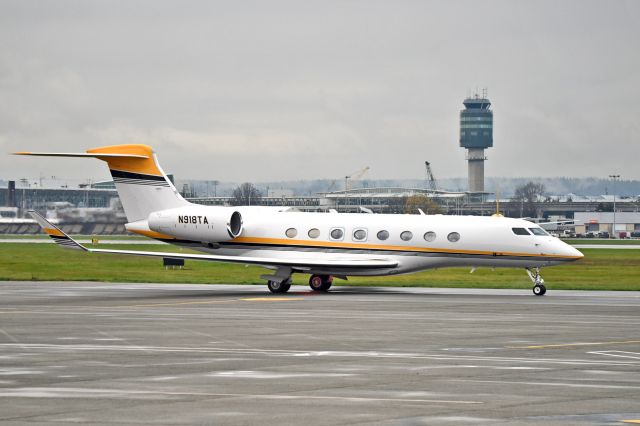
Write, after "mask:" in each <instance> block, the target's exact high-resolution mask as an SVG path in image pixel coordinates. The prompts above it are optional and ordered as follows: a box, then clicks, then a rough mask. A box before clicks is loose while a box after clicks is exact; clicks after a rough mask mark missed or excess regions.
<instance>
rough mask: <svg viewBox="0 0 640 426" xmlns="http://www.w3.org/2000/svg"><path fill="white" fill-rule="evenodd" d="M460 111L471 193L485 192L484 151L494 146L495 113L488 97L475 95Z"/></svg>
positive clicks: (462, 144)
mask: <svg viewBox="0 0 640 426" xmlns="http://www.w3.org/2000/svg"><path fill="white" fill-rule="evenodd" d="M463 104H464V107H465V108H464V109H463V110H462V111H460V146H461V147H463V148H466V150H467V161H468V163H469V191H471V192H484V161H485V160H486V159H487V157H485V156H484V150H485V149H486V148H490V147H492V146H493V111H491V102H490V101H489V99H487V98H486V96H482V97H480V96H479V95H475V96H474V97H472V98H467V99H465V100H464V102H463Z"/></svg>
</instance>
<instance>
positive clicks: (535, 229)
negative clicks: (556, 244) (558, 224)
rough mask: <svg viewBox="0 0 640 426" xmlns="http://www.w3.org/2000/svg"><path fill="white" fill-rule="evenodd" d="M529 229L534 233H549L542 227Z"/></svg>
mask: <svg viewBox="0 0 640 426" xmlns="http://www.w3.org/2000/svg"><path fill="white" fill-rule="evenodd" d="M529 231H531V232H532V233H533V235H549V234H547V232H546V231H545V230H544V229H542V228H529Z"/></svg>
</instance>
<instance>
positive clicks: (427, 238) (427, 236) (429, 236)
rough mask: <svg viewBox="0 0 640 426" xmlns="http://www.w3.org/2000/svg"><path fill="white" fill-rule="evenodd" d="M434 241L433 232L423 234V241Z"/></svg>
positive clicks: (434, 235) (434, 234)
mask: <svg viewBox="0 0 640 426" xmlns="http://www.w3.org/2000/svg"><path fill="white" fill-rule="evenodd" d="M435 239H436V233H435V232H433V231H429V232H425V233H424V240H425V241H426V242H428V243H430V242H432V241H435Z"/></svg>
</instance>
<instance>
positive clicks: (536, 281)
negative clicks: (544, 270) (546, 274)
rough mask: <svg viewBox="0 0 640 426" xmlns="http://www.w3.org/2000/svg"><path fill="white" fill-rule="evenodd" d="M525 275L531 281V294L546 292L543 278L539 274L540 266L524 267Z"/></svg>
mask: <svg viewBox="0 0 640 426" xmlns="http://www.w3.org/2000/svg"><path fill="white" fill-rule="evenodd" d="M525 270H526V271H527V275H529V278H531V281H533V294H535V295H536V296H544V294H545V293H546V292H547V288H546V287H545V286H544V280H543V279H542V275H540V268H526V269H525Z"/></svg>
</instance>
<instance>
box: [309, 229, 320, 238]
mask: <svg viewBox="0 0 640 426" xmlns="http://www.w3.org/2000/svg"><path fill="white" fill-rule="evenodd" d="M308 235H309V238H318V237H319V236H320V230H319V229H318V228H312V229H309V233H308Z"/></svg>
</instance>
